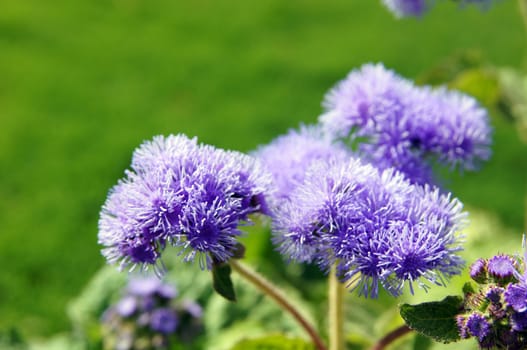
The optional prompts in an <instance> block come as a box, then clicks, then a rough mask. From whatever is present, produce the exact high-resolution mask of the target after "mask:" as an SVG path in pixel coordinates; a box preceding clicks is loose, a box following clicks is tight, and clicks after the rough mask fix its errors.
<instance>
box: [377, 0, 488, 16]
mask: <svg viewBox="0 0 527 350" xmlns="http://www.w3.org/2000/svg"><path fill="white" fill-rule="evenodd" d="M454 1H455V2H458V3H459V4H460V7H464V6H465V5H471V4H473V5H477V6H479V7H480V8H481V9H482V10H484V9H488V8H489V6H490V4H491V3H492V0H454ZM382 2H383V4H384V5H385V6H386V7H387V8H388V9H389V10H390V11H391V12H392V13H393V14H394V16H395V17H397V18H402V17H421V16H422V15H424V14H425V13H426V12H428V11H429V10H430V9H431V7H432V5H433V4H434V2H435V1H434V0H382Z"/></svg>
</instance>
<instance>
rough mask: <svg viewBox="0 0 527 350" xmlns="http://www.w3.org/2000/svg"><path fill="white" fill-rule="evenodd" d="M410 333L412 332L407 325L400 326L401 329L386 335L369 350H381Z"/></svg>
mask: <svg viewBox="0 0 527 350" xmlns="http://www.w3.org/2000/svg"><path fill="white" fill-rule="evenodd" d="M411 331H412V330H411V329H410V328H409V327H408V326H407V325H402V326H401V327H399V328H396V329H394V330H393V331H391V332H390V333H388V334H386V335H385V336H384V337H383V338H381V339H380V340H379V341H378V342H377V343H376V344H375V345H373V346H372V347H371V348H370V350H383V349H384V348H386V347H387V346H388V345H390V344H391V343H393V342H394V341H395V340H397V339H399V338H400V337H402V336H403V335H406V334H408V333H410V332H411Z"/></svg>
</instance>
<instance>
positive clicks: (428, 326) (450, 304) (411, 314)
mask: <svg viewBox="0 0 527 350" xmlns="http://www.w3.org/2000/svg"><path fill="white" fill-rule="evenodd" d="M462 303H463V299H462V298H461V297H459V296H448V297H446V298H445V299H443V300H442V301H436V302H429V303H422V304H419V305H409V304H403V305H401V307H400V310H399V311H400V313H401V317H402V318H403V319H404V321H405V322H406V324H407V325H408V326H409V327H410V328H412V329H413V330H415V331H417V332H419V333H421V334H423V335H426V336H428V337H430V338H432V339H434V340H436V341H439V342H443V343H449V342H453V341H456V340H459V339H460V337H459V333H458V329H457V326H456V319H455V316H456V315H457V314H458V313H459V311H460V310H461V308H462Z"/></svg>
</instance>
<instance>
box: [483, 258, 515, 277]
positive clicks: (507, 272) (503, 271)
mask: <svg viewBox="0 0 527 350" xmlns="http://www.w3.org/2000/svg"><path fill="white" fill-rule="evenodd" d="M488 272H489V275H490V276H492V277H494V278H496V279H499V280H508V279H510V278H512V277H513V276H514V274H515V273H516V263H515V261H514V259H513V258H511V257H510V256H508V255H505V254H499V255H496V256H493V257H492V258H490V259H489V261H488Z"/></svg>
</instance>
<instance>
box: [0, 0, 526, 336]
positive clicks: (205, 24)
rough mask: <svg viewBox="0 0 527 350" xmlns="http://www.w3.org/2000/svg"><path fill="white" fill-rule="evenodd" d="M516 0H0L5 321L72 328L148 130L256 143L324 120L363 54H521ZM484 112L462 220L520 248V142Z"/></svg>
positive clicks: (398, 61)
mask: <svg viewBox="0 0 527 350" xmlns="http://www.w3.org/2000/svg"><path fill="white" fill-rule="evenodd" d="M516 6H517V3H516V2H515V1H512V0H502V1H499V2H497V3H496V4H495V5H493V6H492V8H491V9H490V10H488V11H483V12H482V11H480V10H479V9H477V8H473V7H470V8H466V9H463V10H459V9H458V8H457V7H456V6H455V5H453V4H452V3H450V2H447V1H442V2H438V4H437V6H436V7H435V9H434V11H432V12H431V13H430V14H429V15H427V16H426V17H424V18H422V19H418V20H415V19H409V20H396V19H395V18H393V16H392V15H391V14H390V13H389V12H388V11H387V10H385V8H384V7H382V5H381V4H380V1H379V0H352V1H350V0H327V1H315V0H303V1H295V0H293V1H282V0H265V1H240V0H223V1H213V0H197V1H173V0H171V1H169V0H152V1H145V0H93V1H71V0H49V1H45V2H42V1H37V0H25V1H16V0H4V1H1V2H0V266H1V272H0V329H7V328H9V327H13V326H16V327H17V328H18V329H19V331H20V332H21V333H22V334H23V335H24V336H27V337H46V336H49V335H51V334H53V333H56V332H61V331H65V330H67V329H68V328H69V321H68V318H67V316H66V313H65V310H66V306H67V304H68V301H69V300H71V299H72V298H73V297H75V296H76V295H78V294H79V292H80V291H81V290H82V288H83V286H84V285H85V284H86V283H87V281H88V280H89V279H90V278H91V276H92V275H93V274H94V273H95V271H97V270H98V269H99V268H100V267H101V266H103V265H104V264H105V262H104V259H103V258H102V256H101V255H100V247H99V246H98V245H97V220H98V215H99V210H100V207H101V205H102V204H103V202H104V200H105V198H106V194H107V192H108V190H109V188H110V187H111V186H113V185H114V184H115V183H116V182H117V180H118V179H119V178H120V177H121V176H122V175H123V172H124V170H125V169H126V168H127V167H128V165H129V162H130V159H131V154H132V151H133V149H134V148H135V147H137V146H138V145H139V144H140V143H141V142H142V141H143V140H147V139H150V138H152V136H154V135H158V134H170V133H185V134H187V135H189V136H198V138H199V139H200V141H202V142H205V143H210V144H213V145H216V146H218V147H223V148H230V149H235V150H240V151H251V150H253V149H255V148H256V147H257V146H258V145H260V144H264V143H267V142H269V141H270V140H272V139H273V138H274V137H276V136H277V135H279V134H282V133H285V132H286V131H287V130H288V129H289V128H294V127H297V126H298V125H299V123H301V122H303V123H313V122H315V121H316V118H317V116H318V115H319V114H320V113H321V110H322V109H321V101H322V98H323V96H324V94H325V93H326V91H327V90H328V89H329V88H330V87H331V86H332V85H333V84H334V83H335V82H337V81H338V80H340V79H342V78H344V76H345V75H346V74H347V72H348V71H349V70H351V69H353V68H356V67H359V66H360V65H362V64H364V63H366V62H384V64H385V65H386V66H387V67H389V68H392V69H395V70H396V71H397V72H399V73H400V74H401V75H403V76H406V77H409V78H412V79H419V78H420V77H423V76H426V75H427V73H428V72H430V70H431V69H433V67H437V66H438V65H441V62H444V60H445V59H447V58H448V57H451V56H452V55H457V54H459V53H460V52H464V50H467V49H469V50H471V51H470V52H471V54H473V55H476V56H477V57H479V58H478V59H479V60H481V61H482V62H484V63H485V64H488V65H495V66H500V67H513V68H522V67H524V65H523V64H524V62H525V60H524V58H525V56H526V54H527V50H526V47H527V39H526V36H525V33H524V30H523V27H522V23H521V20H520V17H519V15H518V14H517V8H516ZM492 123H493V126H494V127H495V139H494V146H493V151H494V156H493V158H492V160H491V161H490V162H488V163H487V164H485V165H484V166H483V168H482V170H481V171H480V172H478V173H466V174H456V175H454V176H450V177H448V178H446V179H445V185H446V186H448V187H449V188H450V189H451V190H452V191H453V192H454V194H455V195H456V196H457V197H459V198H460V199H461V200H462V201H463V202H464V203H465V204H466V205H467V207H468V208H469V210H471V212H472V211H473V212H474V213H475V214H474V217H475V218H476V221H477V222H478V223H479V225H480V226H478V227H479V228H481V230H487V231H489V232H488V233H487V234H485V235H483V236H476V238H474V237H470V236H469V237H467V240H468V241H469V242H472V243H471V246H470V247H471V249H472V251H471V253H470V254H469V255H470V256H478V255H485V254H490V253H491V252H496V250H498V251H508V250H509V249H510V248H515V249H516V250H518V249H520V242H521V235H522V233H523V232H524V230H525V226H524V222H525V221H524V216H525V194H526V192H527V187H526V178H527V147H526V145H525V144H524V143H522V142H521V141H520V138H519V137H518V134H517V131H516V129H515V127H514V125H513V124H511V123H510V122H508V121H507V120H506V118H504V117H503V116H502V115H501V114H500V112H499V111H496V110H493V111H492ZM489 223H492V224H489ZM492 225H495V226H492ZM490 227H499V228H500V229H496V230H493V229H492V228H490ZM477 231H478V230H477V229H476V230H474V229H473V230H471V232H470V233H471V234H475V235H478V233H477ZM472 232H475V233H472ZM478 237H479V238H478ZM255 249H256V251H260V250H258V248H257V247H256V248H255ZM261 251H264V250H261ZM262 254H263V253H262ZM264 255H265V254H264ZM257 262H258V263H259V264H260V265H261V268H262V269H266V268H267V269H272V265H273V264H274V261H273V259H270V258H268V257H265V256H263V257H262V258H261V259H260V260H257ZM266 264H267V265H269V266H265V265H266Z"/></svg>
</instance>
